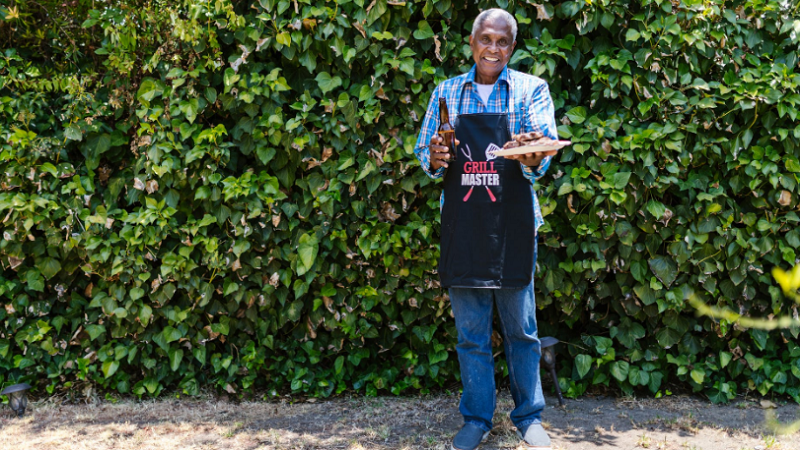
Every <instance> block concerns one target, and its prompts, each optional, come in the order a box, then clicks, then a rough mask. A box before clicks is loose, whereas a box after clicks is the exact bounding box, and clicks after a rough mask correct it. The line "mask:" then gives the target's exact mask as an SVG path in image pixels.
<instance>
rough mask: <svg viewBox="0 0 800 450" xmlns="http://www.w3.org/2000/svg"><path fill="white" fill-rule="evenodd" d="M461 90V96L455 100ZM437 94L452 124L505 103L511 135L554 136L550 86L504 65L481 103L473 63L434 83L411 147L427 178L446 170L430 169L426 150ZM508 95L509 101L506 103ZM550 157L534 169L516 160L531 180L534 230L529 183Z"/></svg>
mask: <svg viewBox="0 0 800 450" xmlns="http://www.w3.org/2000/svg"><path fill="white" fill-rule="evenodd" d="M462 91H463V98H460V99H459V97H460V94H461V92H462ZM440 97H444V98H445V99H446V101H447V111H448V112H449V113H450V120H451V123H455V120H456V117H458V114H459V113H464V114H473V113H501V112H505V108H506V105H508V108H509V110H508V113H509V114H508V118H509V127H510V131H511V134H520V133H527V132H530V131H539V132H541V133H543V134H544V135H545V136H547V137H549V138H550V139H558V130H557V129H556V119H555V111H554V110H553V99H552V98H551V97H550V88H549V87H548V86H547V83H546V82H545V81H544V80H542V79H541V78H538V77H535V76H533V75H528V74H525V73H522V72H518V71H516V70H513V69H509V68H508V66H506V68H505V69H503V71H502V72H501V73H500V76H499V77H498V79H497V83H495V85H494V89H493V90H492V94H491V95H490V96H489V102H488V104H484V103H483V100H482V99H481V97H480V95H478V89H477V88H476V87H475V66H474V65H473V66H472V70H470V71H469V72H467V73H465V74H463V75H459V76H457V77H455V78H450V79H449V80H445V81H443V82H442V83H440V84H439V85H438V86H436V89H434V91H433V94H432V95H431V99H430V101H429V102H428V110H427V111H426V112H425V118H424V119H423V121H422V129H421V130H420V133H419V137H418V138H417V145H416V146H415V147H414V154H415V155H417V159H419V162H420V165H421V166H422V170H424V171H425V173H427V174H428V176H430V177H431V178H442V177H443V176H444V172H445V170H446V169H445V168H444V167H440V168H439V170H437V171H431V163H430V161H431V154H430V150H429V149H428V144H429V143H430V141H431V137H433V135H434V134H436V130H438V129H439V98H440ZM509 98H510V99H511V102H508V99H509ZM459 100H460V101H461V111H459V110H458V105H459ZM550 160H551V157H550V156H547V157H545V158H544V159H543V160H542V162H541V164H539V166H538V167H536V169H532V168H530V167H528V166H525V165H523V164H521V163H520V167H522V174H523V175H524V176H525V178H527V179H529V180H530V181H531V195H532V196H533V213H534V217H535V226H536V230H538V229H539V227H540V226H542V225H544V219H543V218H542V210H541V208H540V207H539V199H538V198H537V197H536V191H535V190H534V189H533V183H534V182H535V181H536V180H538V179H539V178H541V177H542V176H543V175H544V173H545V172H546V171H547V168H548V167H550ZM440 204H441V205H442V206H443V205H444V192H442V196H441V200H440Z"/></svg>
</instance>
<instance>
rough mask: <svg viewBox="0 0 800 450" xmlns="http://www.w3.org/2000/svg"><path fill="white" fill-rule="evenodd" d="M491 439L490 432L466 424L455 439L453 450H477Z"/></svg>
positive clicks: (451, 447)
mask: <svg viewBox="0 0 800 450" xmlns="http://www.w3.org/2000/svg"><path fill="white" fill-rule="evenodd" d="M488 437H489V432H488V431H483V429H481V428H480V427H479V426H477V425H475V424H471V423H467V424H464V426H463V427H461V431H459V432H458V433H456V437H454V438H453V445H451V446H450V449H451V450H475V449H476V448H478V446H479V445H481V442H483V441H485V440H486V438H488Z"/></svg>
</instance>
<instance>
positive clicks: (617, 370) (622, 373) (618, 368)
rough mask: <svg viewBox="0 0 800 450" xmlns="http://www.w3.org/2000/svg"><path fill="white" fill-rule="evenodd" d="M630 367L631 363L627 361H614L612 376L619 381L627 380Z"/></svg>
mask: <svg viewBox="0 0 800 450" xmlns="http://www.w3.org/2000/svg"><path fill="white" fill-rule="evenodd" d="M629 368H630V364H628V362H627V361H614V363H613V364H611V376H613V377H614V378H616V379H617V380H618V381H625V380H627V379H628V370H629Z"/></svg>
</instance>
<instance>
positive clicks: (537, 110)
mask: <svg viewBox="0 0 800 450" xmlns="http://www.w3.org/2000/svg"><path fill="white" fill-rule="evenodd" d="M531 131H538V132H540V133H542V134H544V135H545V136H546V137H549V138H550V139H556V140H557V139H558V128H556V116H555V109H554V107H553V99H552V97H550V87H549V86H548V85H547V83H545V82H542V83H541V84H539V85H538V86H536V88H535V89H534V91H533V95H531V98H530V103H529V104H528V108H527V110H526V114H525V118H524V120H523V123H522V132H526V133H527V132H531ZM551 159H553V158H552V156H546V157H545V158H544V159H542V162H541V163H540V164H539V166H537V167H536V168H532V167H528V166H525V165H522V174H523V175H524V176H525V178H527V179H529V180H530V181H531V183H533V182H535V181H536V180H538V179H539V178H541V177H543V176H544V174H545V172H547V169H548V168H549V167H550V160H551Z"/></svg>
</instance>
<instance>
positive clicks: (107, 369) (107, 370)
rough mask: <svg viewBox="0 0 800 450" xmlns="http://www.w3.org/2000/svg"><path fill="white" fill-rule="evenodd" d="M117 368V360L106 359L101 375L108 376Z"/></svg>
mask: <svg viewBox="0 0 800 450" xmlns="http://www.w3.org/2000/svg"><path fill="white" fill-rule="evenodd" d="M117 369H119V361H116V360H115V361H106V362H104V363H103V376H104V377H106V378H110V377H111V376H112V375H114V374H115V373H116V372H117Z"/></svg>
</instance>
